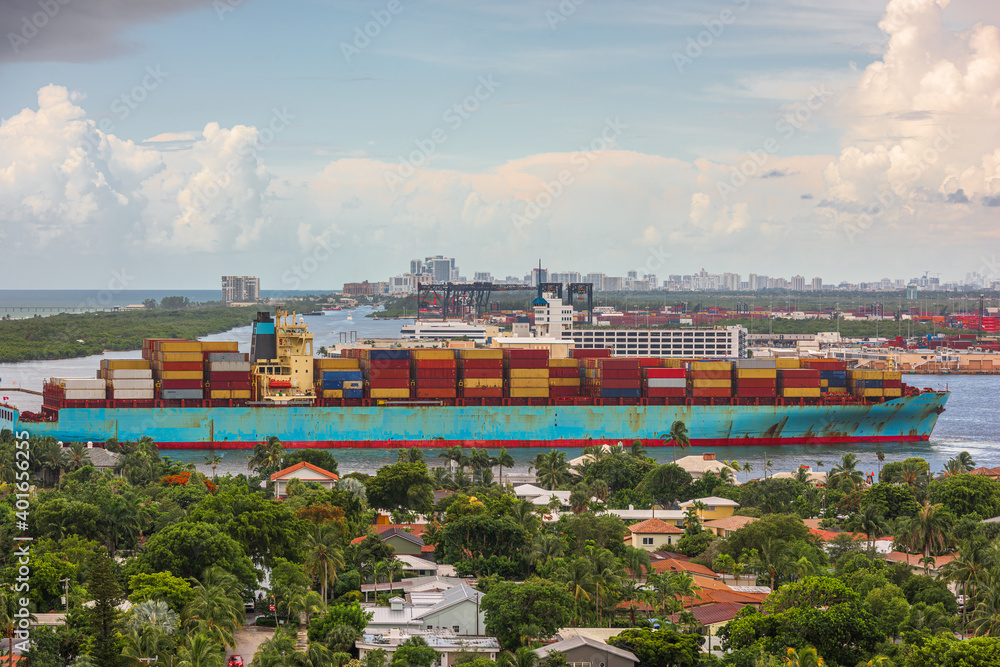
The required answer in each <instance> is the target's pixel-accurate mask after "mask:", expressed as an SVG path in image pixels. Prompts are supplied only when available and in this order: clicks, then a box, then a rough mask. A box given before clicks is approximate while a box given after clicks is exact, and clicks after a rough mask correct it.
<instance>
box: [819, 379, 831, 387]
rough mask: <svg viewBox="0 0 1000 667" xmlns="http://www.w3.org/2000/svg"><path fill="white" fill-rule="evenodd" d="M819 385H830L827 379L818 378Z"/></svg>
mask: <svg viewBox="0 0 1000 667" xmlns="http://www.w3.org/2000/svg"><path fill="white" fill-rule="evenodd" d="M819 386H820V387H829V386H830V381H829V380H820V381H819Z"/></svg>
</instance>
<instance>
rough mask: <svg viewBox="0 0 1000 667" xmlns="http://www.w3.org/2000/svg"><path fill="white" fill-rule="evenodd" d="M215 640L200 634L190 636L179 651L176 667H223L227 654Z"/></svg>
mask: <svg viewBox="0 0 1000 667" xmlns="http://www.w3.org/2000/svg"><path fill="white" fill-rule="evenodd" d="M221 649H222V647H221V646H219V644H218V643H217V642H216V641H214V639H213V638H212V637H211V636H209V635H207V634H205V633H203V632H198V633H195V634H193V635H188V639H187V642H186V643H185V644H184V646H182V647H180V648H179V649H178V650H177V658H178V662H176V663H174V664H175V665H176V667H222V666H223V665H224V664H225V662H226V656H225V652H224V651H222V650H221Z"/></svg>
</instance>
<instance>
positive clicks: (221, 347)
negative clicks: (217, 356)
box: [201, 340, 240, 352]
mask: <svg viewBox="0 0 1000 667" xmlns="http://www.w3.org/2000/svg"><path fill="white" fill-rule="evenodd" d="M201 351H202V352H239V351H240V344H239V343H237V342H236V341H235V340H203V341H201Z"/></svg>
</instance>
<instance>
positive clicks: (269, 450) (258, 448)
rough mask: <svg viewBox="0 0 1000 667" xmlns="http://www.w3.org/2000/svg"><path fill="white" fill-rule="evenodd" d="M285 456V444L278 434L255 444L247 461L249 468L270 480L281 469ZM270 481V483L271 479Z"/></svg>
mask: <svg viewBox="0 0 1000 667" xmlns="http://www.w3.org/2000/svg"><path fill="white" fill-rule="evenodd" d="M284 456H285V446H284V445H282V444H281V440H280V439H279V438H278V436H276V435H272V436H271V437H270V438H268V439H267V440H266V441H265V442H258V443H255V444H254V446H253V451H252V452H251V453H250V458H249V460H248V461H247V470H253V471H254V472H256V473H257V474H258V475H260V476H261V477H263V478H265V479H268V480H270V476H271V475H272V474H273V473H276V472H278V471H279V470H280V469H281V461H282V459H283V458H284ZM268 483H269V484H270V481H269V482H268Z"/></svg>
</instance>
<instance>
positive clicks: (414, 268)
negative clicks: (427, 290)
mask: <svg viewBox="0 0 1000 667" xmlns="http://www.w3.org/2000/svg"><path fill="white" fill-rule="evenodd" d="M423 272H424V263H423V262H421V261H420V260H419V259H411V260H410V273H412V274H413V275H415V276H419V275H420V274H421V273H423Z"/></svg>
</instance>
